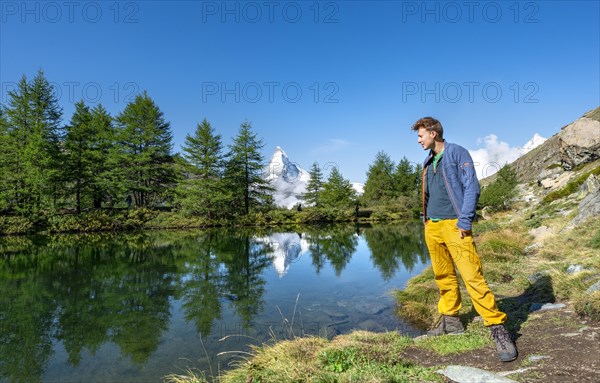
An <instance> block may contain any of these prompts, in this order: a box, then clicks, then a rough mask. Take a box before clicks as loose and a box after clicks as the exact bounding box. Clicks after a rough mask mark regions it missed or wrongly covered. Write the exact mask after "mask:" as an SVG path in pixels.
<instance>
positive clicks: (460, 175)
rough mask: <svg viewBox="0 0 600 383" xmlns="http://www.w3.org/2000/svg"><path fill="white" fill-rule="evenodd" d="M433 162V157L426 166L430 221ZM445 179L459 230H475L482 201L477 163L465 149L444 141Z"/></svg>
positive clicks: (424, 209)
mask: <svg viewBox="0 0 600 383" xmlns="http://www.w3.org/2000/svg"><path fill="white" fill-rule="evenodd" d="M432 161H433V153H429V156H427V158H426V159H425V162H423V183H422V184H423V191H422V193H423V219H424V220H425V219H427V217H426V216H425V214H426V213H425V212H426V211H427V199H428V196H427V194H426V190H427V177H426V176H425V175H426V174H427V166H429V165H430V164H431V163H432ZM442 175H443V176H444V182H445V184H446V190H447V191H448V195H449V197H450V201H452V207H453V208H454V211H455V212H456V215H457V216H458V224H457V226H458V227H459V228H461V229H463V230H471V223H472V222H473V219H474V218H475V207H476V206H477V201H478V200H479V192H480V189H479V181H478V180H477V174H476V172H475V167H474V165H473V159H472V158H471V155H470V154H469V152H468V151H467V149H465V148H463V147H462V146H459V145H456V144H452V143H448V142H446V141H445V140H444V157H443V158H442Z"/></svg>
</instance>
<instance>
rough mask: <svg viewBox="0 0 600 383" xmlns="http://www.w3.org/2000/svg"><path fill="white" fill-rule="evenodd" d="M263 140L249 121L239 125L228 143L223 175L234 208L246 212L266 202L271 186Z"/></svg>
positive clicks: (236, 210)
mask: <svg viewBox="0 0 600 383" xmlns="http://www.w3.org/2000/svg"><path fill="white" fill-rule="evenodd" d="M263 147H264V144H263V141H262V140H261V139H259V138H258V137H257V135H256V133H253V132H252V126H251V125H250V123H249V122H248V121H244V122H243V123H242V124H241V125H240V130H239V132H238V135H237V136H236V137H235V138H234V139H233V144H231V145H229V153H228V155H227V158H228V160H227V166H226V172H225V178H226V182H227V187H228V188H229V190H230V191H231V193H232V198H233V201H232V202H233V203H232V205H231V206H232V207H233V209H234V212H241V213H243V214H245V215H247V214H248V213H249V212H250V210H251V209H253V208H257V207H260V206H264V205H268V204H269V203H270V202H271V201H272V192H273V188H272V187H270V186H269V182H268V181H267V180H265V179H264V178H263V177H264V174H263V173H264V167H265V165H264V159H263V156H262V154H261V153H260V150H261V149H262V148H263Z"/></svg>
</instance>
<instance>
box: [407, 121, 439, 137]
mask: <svg viewBox="0 0 600 383" xmlns="http://www.w3.org/2000/svg"><path fill="white" fill-rule="evenodd" d="M421 128H423V129H427V130H429V131H434V132H436V133H437V135H438V136H440V138H442V137H444V128H443V127H442V124H441V123H440V122H439V121H438V120H436V119H435V118H433V117H423V118H421V119H420V120H419V121H417V122H415V124H414V125H413V126H412V128H411V129H412V130H413V131H415V132H416V131H418V130H419V129H421Z"/></svg>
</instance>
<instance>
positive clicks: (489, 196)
mask: <svg viewBox="0 0 600 383" xmlns="http://www.w3.org/2000/svg"><path fill="white" fill-rule="evenodd" d="M516 194H517V173H516V172H515V171H514V170H513V169H512V168H511V167H510V166H509V165H505V166H504V167H502V169H500V170H499V171H498V174H497V176H496V180H495V181H494V182H492V183H491V184H490V185H488V186H487V187H485V188H483V190H482V191H481V197H480V198H479V204H480V205H481V206H482V207H485V206H489V207H490V208H491V209H492V210H494V211H500V210H507V209H509V208H510V203H511V201H512V199H513V198H514V197H515V196H516Z"/></svg>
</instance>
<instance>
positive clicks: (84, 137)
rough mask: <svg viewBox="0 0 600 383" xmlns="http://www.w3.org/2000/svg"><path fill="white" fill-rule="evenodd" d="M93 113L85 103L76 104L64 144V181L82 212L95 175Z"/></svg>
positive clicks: (77, 207)
mask: <svg viewBox="0 0 600 383" xmlns="http://www.w3.org/2000/svg"><path fill="white" fill-rule="evenodd" d="M92 142H93V131H92V113H91V111H90V108H89V107H88V106H87V105H85V103H84V102H83V101H79V102H77V103H75V112H74V113H73V116H72V117H71V123H70V124H69V125H68V126H67V127H66V135H65V140H64V143H63V148H64V154H63V157H64V163H63V166H62V168H61V170H62V179H63V181H65V183H66V185H65V186H66V187H67V190H68V191H69V192H71V193H72V194H74V196H75V210H76V212H77V213H80V212H81V204H82V197H84V196H85V194H86V192H88V190H89V188H90V187H91V184H92V182H93V179H94V177H95V174H94V173H93V172H92V164H93V160H94V158H93V157H92V150H93V147H92Z"/></svg>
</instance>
